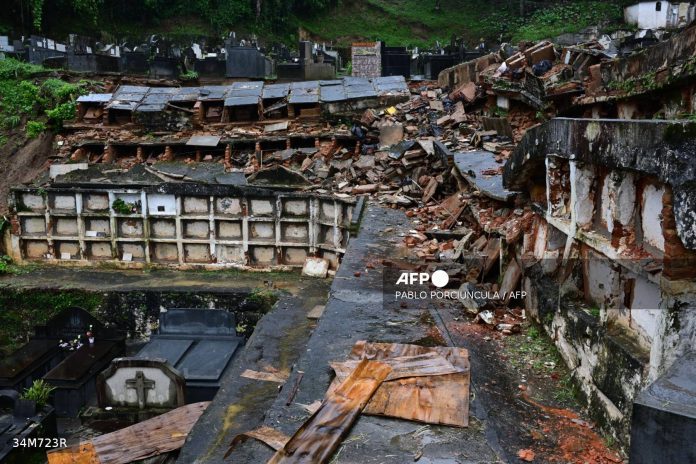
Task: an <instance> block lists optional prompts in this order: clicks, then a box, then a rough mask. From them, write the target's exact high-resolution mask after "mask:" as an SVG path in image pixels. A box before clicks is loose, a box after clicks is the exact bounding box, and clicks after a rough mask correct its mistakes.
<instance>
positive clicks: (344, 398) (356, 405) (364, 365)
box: [268, 360, 391, 464]
mask: <svg viewBox="0 0 696 464" xmlns="http://www.w3.org/2000/svg"><path fill="white" fill-rule="evenodd" d="M389 372H391V368H390V367H389V365H387V364H384V363H381V362H378V361H368V360H363V361H361V362H360V363H359V364H358V365H357V367H356V368H355V370H353V371H352V372H351V374H350V375H349V376H348V378H346V379H345V380H344V381H343V382H342V383H341V384H340V385H339V386H338V388H336V390H335V391H333V392H332V393H330V394H328V395H327V397H326V400H325V401H324V403H322V405H321V406H320V407H319V409H318V410H317V412H316V413H314V414H313V415H312V416H311V417H310V418H309V419H308V420H307V421H306V422H305V423H304V424H303V425H302V427H300V429H299V430H298V431H297V432H296V433H295V434H294V435H293V436H292V438H290V441H289V442H288V443H287V444H286V445H285V446H284V447H283V448H281V449H280V450H278V451H277V452H276V454H274V455H273V457H272V458H271V460H270V461H268V464H279V463H284V464H287V463H296V462H302V463H315V464H319V463H324V462H328V460H329V458H331V455H333V453H334V451H335V450H336V448H337V447H338V445H339V444H340V443H341V441H342V440H343V437H344V436H345V435H346V434H347V433H348V432H349V431H350V428H351V427H352V425H353V423H354V422H355V421H356V420H357V418H358V416H359V415H360V412H361V411H362V410H363V408H364V407H365V405H366V404H367V402H368V401H369V400H370V398H371V397H372V395H373V394H374V393H375V391H376V390H377V388H379V386H380V385H381V384H382V382H383V381H384V379H386V378H387V376H388V375H389Z"/></svg>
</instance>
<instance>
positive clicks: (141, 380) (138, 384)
mask: <svg viewBox="0 0 696 464" xmlns="http://www.w3.org/2000/svg"><path fill="white" fill-rule="evenodd" d="M126 388H133V389H135V394H136V395H137V397H138V407H139V408H140V409H145V398H146V395H147V392H146V391H145V390H153V389H154V388H155V381H154V380H148V379H147V378H145V374H144V373H143V371H135V378H132V379H128V380H126Z"/></svg>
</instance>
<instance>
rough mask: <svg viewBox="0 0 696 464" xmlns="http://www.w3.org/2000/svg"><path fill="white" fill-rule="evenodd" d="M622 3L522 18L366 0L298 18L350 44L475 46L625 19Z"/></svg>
mask: <svg viewBox="0 0 696 464" xmlns="http://www.w3.org/2000/svg"><path fill="white" fill-rule="evenodd" d="M624 3H625V2H623V1H621V0H612V1H596V0H592V1H590V0H581V1H572V2H571V1H565V0H560V1H556V2H546V4H545V5H544V6H543V7H541V8H539V9H538V10H537V11H536V12H534V13H531V14H529V15H526V16H524V17H521V16H520V14H519V13H520V11H519V8H518V3H517V2H490V1H483V0H451V1H448V2H442V7H441V9H440V10H439V11H438V10H435V4H434V2H423V1H418V0H362V1H356V2H339V3H338V4H337V6H335V7H334V8H329V9H327V10H326V11H324V12H323V13H321V14H319V15H316V16H309V17H305V16H303V17H295V18H294V21H296V22H297V23H298V24H299V25H300V26H302V27H303V28H305V29H307V30H308V31H309V32H311V33H312V34H314V35H316V36H318V37H320V38H322V39H324V40H329V41H332V42H334V43H335V44H336V45H338V46H350V44H351V42H353V41H356V40H382V41H385V42H386V43H387V44H388V45H410V46H419V47H423V46H428V47H430V46H432V45H434V44H435V41H436V40H437V41H439V42H440V43H441V44H443V45H444V44H449V42H450V39H451V38H452V36H456V37H462V38H464V40H465V41H466V42H467V44H468V45H469V47H471V48H473V47H474V46H476V45H477V44H478V43H479V40H480V39H481V38H484V39H485V40H486V41H492V40H497V39H498V37H499V36H501V35H502V38H503V40H505V41H511V42H512V43H517V42H519V41H520V40H540V39H544V38H553V37H555V36H557V35H560V34H563V33H567V32H578V31H580V30H582V29H584V28H586V27H588V26H591V25H594V24H600V23H607V24H614V23H618V22H620V21H621V20H622V18H623V10H622V5H623V4H624Z"/></svg>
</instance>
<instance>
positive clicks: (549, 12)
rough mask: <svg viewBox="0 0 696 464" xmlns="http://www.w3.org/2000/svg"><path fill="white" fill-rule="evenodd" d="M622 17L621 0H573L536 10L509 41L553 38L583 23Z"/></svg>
mask: <svg viewBox="0 0 696 464" xmlns="http://www.w3.org/2000/svg"><path fill="white" fill-rule="evenodd" d="M622 19H623V8H622V6H621V2H599V1H574V2H568V3H563V4H559V5H556V6H550V7H548V8H543V9H540V10H538V11H537V12H536V13H534V14H533V15H532V16H531V17H529V18H528V19H524V20H522V21H521V22H520V24H519V28H518V30H517V32H516V33H514V34H513V35H512V42H513V43H516V42H519V41H520V40H533V41H536V40H542V39H552V38H554V37H556V36H559V35H561V34H566V33H572V32H578V31H580V30H582V29H585V28H586V27H589V26H593V25H599V24H608V23H615V22H618V21H621V20H622Z"/></svg>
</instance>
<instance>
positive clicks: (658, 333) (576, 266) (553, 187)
mask: <svg viewBox="0 0 696 464" xmlns="http://www.w3.org/2000/svg"><path fill="white" fill-rule="evenodd" d="M545 126H546V127H544V126H541V127H538V128H533V129H531V130H530V131H528V133H527V135H526V137H525V140H523V141H522V143H520V145H519V146H518V148H517V149H516V151H515V153H514V154H513V156H512V157H511V159H510V160H509V161H508V163H507V164H506V166H505V174H504V176H505V183H506V185H507V186H508V187H512V188H515V187H517V188H522V189H524V190H525V191H529V189H530V188H531V187H530V185H531V184H533V183H534V182H537V181H536V179H543V178H544V177H542V176H538V175H537V173H538V171H539V170H544V169H545V170H546V173H547V176H545V177H546V183H547V184H546V189H545V190H546V193H547V197H546V201H543V199H539V198H538V199H537V202H538V203H540V205H539V206H540V216H539V217H537V219H536V221H535V224H534V226H533V227H532V230H530V231H528V232H527V233H525V235H524V240H523V241H522V243H520V244H518V245H517V247H518V249H517V253H518V255H520V256H527V257H530V258H532V257H533V259H535V260H537V262H536V263H535V264H533V265H532V266H527V267H526V268H525V275H524V278H523V283H522V285H523V288H524V289H525V290H526V291H527V292H528V297H527V298H526V301H525V307H526V309H527V310H528V311H529V314H530V315H531V316H532V317H534V318H535V319H537V320H538V321H540V322H541V323H542V324H543V325H544V326H545V328H546V330H547V331H548V333H549V334H550V335H551V336H552V337H553V339H554V340H555V343H556V345H557V346H558V348H559V350H560V352H561V355H562V356H563V358H564V360H565V361H566V363H567V364H568V365H569V366H570V368H571V370H572V371H573V374H574V377H575V378H576V380H577V381H578V383H579V385H580V387H581V389H582V391H583V393H584V396H585V397H586V401H587V403H586V404H587V406H588V408H589V410H590V412H591V414H592V415H593V419H595V420H596V421H597V422H598V423H599V424H600V425H601V426H602V428H604V429H605V430H607V431H608V432H610V433H612V434H613V435H614V436H616V437H617V438H618V439H619V440H621V441H622V442H623V443H624V444H625V443H627V442H628V438H629V427H630V419H631V412H632V404H633V400H634V398H635V397H636V395H637V394H638V392H640V391H641V390H642V389H643V388H644V387H645V386H647V385H648V384H649V383H650V382H652V381H653V380H655V379H656V378H657V377H658V376H659V375H660V374H661V373H664V372H665V371H666V370H667V369H668V368H669V367H670V365H671V363H672V362H674V360H675V359H678V357H679V356H681V355H683V354H684V353H686V352H687V351H688V350H691V349H692V347H693V343H694V342H695V341H696V314H694V312H693V311H692V310H690V309H689V308H693V307H694V305H695V304H696V271H695V270H694V268H695V264H696V260H694V259H693V250H694V248H696V230H695V229H694V224H696V216H695V217H694V218H693V220H692V218H691V216H690V215H692V214H693V211H694V210H695V209H694V208H695V207H696V200H694V198H696V189H694V188H692V185H694V183H695V181H696V170H695V169H694V168H693V166H692V165H693V163H692V158H693V149H694V147H695V146H696V126H693V125H691V124H689V123H682V122H669V121H668V122H664V121H640V122H638V121H604V120H600V121H589V120H571V119H561V120H554V121H551V122H549V123H547V124H546V125H545ZM566 166H567V168H566ZM539 182H540V181H539ZM561 250H562V251H561Z"/></svg>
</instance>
